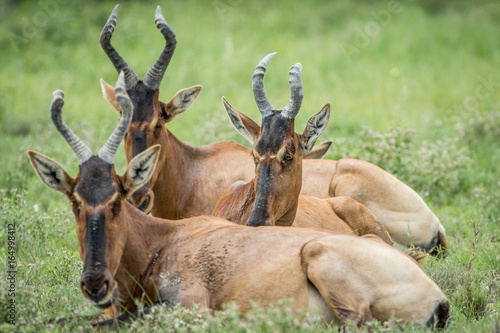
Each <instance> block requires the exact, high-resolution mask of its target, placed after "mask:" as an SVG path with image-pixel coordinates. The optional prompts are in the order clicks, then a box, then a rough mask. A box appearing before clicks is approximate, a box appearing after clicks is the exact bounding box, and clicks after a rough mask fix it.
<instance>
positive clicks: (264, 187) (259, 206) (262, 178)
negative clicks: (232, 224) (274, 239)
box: [247, 164, 273, 226]
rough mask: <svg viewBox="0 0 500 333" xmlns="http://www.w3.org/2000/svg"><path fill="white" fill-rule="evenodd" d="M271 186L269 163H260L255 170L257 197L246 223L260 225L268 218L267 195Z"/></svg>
mask: <svg viewBox="0 0 500 333" xmlns="http://www.w3.org/2000/svg"><path fill="white" fill-rule="evenodd" d="M272 187H273V177H272V173H271V165H269V164H261V165H260V166H259V169H258V170H257V198H256V200H255V204H254V206H253V210H252V213H251V214H250V217H249V219H248V222H247V225H251V226H260V225H264V222H265V221H266V220H267V219H269V216H270V214H269V197H270V195H271V190H272Z"/></svg>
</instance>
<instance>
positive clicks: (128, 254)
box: [114, 202, 175, 311]
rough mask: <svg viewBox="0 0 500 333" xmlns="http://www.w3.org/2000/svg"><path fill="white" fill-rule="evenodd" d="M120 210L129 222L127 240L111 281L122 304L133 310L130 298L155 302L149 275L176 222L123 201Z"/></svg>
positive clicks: (153, 288)
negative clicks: (152, 215) (151, 214)
mask: <svg viewBox="0 0 500 333" xmlns="http://www.w3.org/2000/svg"><path fill="white" fill-rule="evenodd" d="M123 209H125V210H126V214H127V218H126V219H125V218H124V219H122V220H123V221H128V225H127V233H128V237H127V240H126V243H125V244H124V247H123V253H122V257H121V261H120V264H119V267H118V270H117V272H116V274H115V277H114V278H115V281H116V283H117V284H118V288H119V291H120V302H121V305H122V306H123V307H125V308H126V309H127V310H129V311H134V310H135V309H136V305H135V303H134V301H133V299H141V298H144V300H146V302H147V301H148V300H149V302H151V303H155V302H156V301H157V293H156V292H155V287H154V285H153V283H152V281H151V280H150V275H151V273H152V271H153V269H154V266H155V264H156V259H157V258H158V256H159V252H161V250H162V249H163V248H164V247H165V245H167V244H169V238H170V236H171V235H172V232H173V230H174V228H175V223H174V222H173V221H169V220H162V219H158V218H154V217H151V216H148V215H146V214H144V213H143V212H141V211H140V210H138V209H136V208H135V207H133V206H132V205H130V204H129V203H128V202H126V203H125V202H124V205H123Z"/></svg>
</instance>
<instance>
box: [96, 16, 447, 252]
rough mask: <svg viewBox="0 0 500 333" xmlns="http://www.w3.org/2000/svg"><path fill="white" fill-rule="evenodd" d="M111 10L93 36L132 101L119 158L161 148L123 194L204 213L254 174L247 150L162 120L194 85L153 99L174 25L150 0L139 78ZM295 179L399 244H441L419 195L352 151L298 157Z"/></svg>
mask: <svg viewBox="0 0 500 333" xmlns="http://www.w3.org/2000/svg"><path fill="white" fill-rule="evenodd" d="M117 10H118V8H117V7H115V9H114V10H113V12H112V13H111V16H110V17H109V20H108V21H107V23H106V25H105V26H104V28H103V30H102V33H101V38H100V42H101V46H102V48H103V49H104V51H105V52H106V54H107V55H108V57H109V59H110V60H111V62H112V63H113V65H114V66H115V68H116V69H117V71H118V72H119V71H121V70H124V71H125V72H126V78H125V82H126V88H127V92H128V94H129V96H130V98H131V99H132V103H133V104H134V110H135V113H134V117H133V120H132V125H131V126H130V129H129V130H128V132H127V134H126V136H125V139H124V143H125V153H126V156H127V161H131V160H132V158H133V157H134V156H137V155H138V154H139V153H141V152H143V151H144V150H146V149H147V148H148V147H151V146H153V145H155V144H160V145H161V147H162V152H163V153H162V154H161V156H160V160H159V162H158V168H157V170H156V171H155V173H154V174H153V176H152V178H151V180H150V181H149V182H148V183H147V184H146V185H145V186H144V187H142V188H141V189H139V190H138V191H136V192H135V194H134V195H133V196H132V197H131V202H132V203H133V204H134V205H136V206H137V207H139V208H140V209H142V210H144V211H147V212H149V211H151V213H152V215H154V216H157V217H163V218H170V219H179V218H185V217H190V216H197V215H201V214H210V213H211V212H212V211H213V209H214V207H215V204H216V203H217V201H218V200H219V198H220V196H221V195H222V193H223V192H224V190H225V189H226V188H227V187H229V186H230V185H231V184H233V183H234V182H236V181H238V180H242V181H245V182H248V181H250V180H251V179H252V178H253V177H254V175H255V171H254V169H255V166H254V162H253V158H252V157H251V151H250V149H248V148H246V147H243V146H241V145H239V144H236V143H234V142H216V143H212V144H209V145H206V146H202V147H193V146H190V145H188V144H186V143H184V142H182V141H180V140H179V139H178V138H177V137H175V136H174V135H173V134H172V133H171V132H170V131H169V130H168V129H167V128H166V127H165V125H166V123H168V122H170V121H172V119H173V118H174V117H176V116H177V115H179V114H180V113H182V112H184V111H185V110H187V109H188V108H189V107H190V106H191V105H192V103H193V102H194V101H195V99H196V98H197V96H198V94H199V92H200V90H201V86H194V87H190V88H186V89H183V90H181V91H179V92H178V93H177V94H176V95H175V96H174V97H173V98H172V99H171V100H170V101H169V102H168V103H164V102H161V101H160V100H159V99H158V97H159V87H160V83H161V80H162V78H163V75H164V73H165V70H166V68H167V66H168V63H169V61H170V59H171V57H172V55H173V52H174V49H175V46H176V43H177V41H176V39H175V33H174V32H173V31H172V29H171V28H170V27H169V26H168V24H167V23H166V21H165V19H164V18H163V16H162V14H161V10H160V8H159V7H158V9H157V12H156V19H155V21H156V25H157V27H158V28H159V29H160V31H161V33H162V34H163V36H164V37H165V40H166V45H165V48H164V50H163V52H162V54H161V55H160V57H159V59H158V60H157V62H156V63H155V64H154V65H153V67H151V69H150V70H149V71H148V72H147V73H146V74H145V75H144V78H143V80H142V81H141V80H139V77H138V76H137V74H136V73H135V72H134V71H133V70H132V69H131V68H130V66H129V65H128V64H127V63H126V62H125V60H124V59H123V58H122V57H121V56H120V55H119V54H118V53H117V52H116V50H115V49H114V47H113V46H112V45H111V42H110V41H111V36H112V33H113V31H114V29H115V26H116V20H117ZM102 87H103V94H104V96H105V98H106V99H108V100H109V101H110V103H111V104H113V105H114V106H115V109H116V110H117V111H119V105H118V103H117V102H116V99H115V97H114V91H113V88H112V87H111V86H109V85H107V84H106V83H105V82H104V81H102ZM244 125H245V127H244V128H240V129H238V128H237V129H238V131H240V133H242V134H243V135H244V136H245V137H246V138H247V139H248V140H249V141H250V142H252V144H253V137H254V136H255V133H258V131H260V126H258V125H257V124H255V123H253V122H252V121H251V120H250V119H248V121H246V120H245V124H244ZM302 181H303V184H302V189H301V194H305V195H313V196H315V197H319V198H328V197H339V196H347V197H350V198H353V199H355V200H356V201H358V202H360V203H362V204H363V205H364V206H366V207H367V208H368V209H369V210H370V211H371V212H373V214H375V216H376V217H377V218H378V219H379V220H380V221H381V222H382V223H383V224H384V225H385V226H386V228H387V230H388V231H389V234H390V235H391V237H392V239H393V241H394V242H395V245H396V246H398V247H400V248H402V247H405V246H408V245H411V244H412V245H415V246H419V247H420V248H422V249H424V250H426V251H430V250H432V249H433V248H435V247H436V245H440V246H441V247H442V248H443V249H444V248H445V247H446V242H445V236H444V228H443V227H442V226H441V225H440V222H439V220H438V219H437V217H436V216H435V215H434V214H433V213H432V211H431V210H430V209H429V207H427V205H426V204H425V202H424V201H423V200H422V199H421V198H420V196H418V194H417V193H415V191H413V190H412V189H411V188H410V187H408V186H407V185H405V184H404V183H402V182H401V181H399V180H398V179H397V178H395V177H394V176H392V175H391V174H389V173H387V172H386V171H384V170H382V169H381V168H379V167H377V166H375V165H373V164H371V163H368V162H365V161H360V160H355V159H341V160H339V161H333V160H315V159H313V160H310V159H305V160H304V161H303V175H302ZM153 203H154V205H153ZM151 209H152V210H151Z"/></svg>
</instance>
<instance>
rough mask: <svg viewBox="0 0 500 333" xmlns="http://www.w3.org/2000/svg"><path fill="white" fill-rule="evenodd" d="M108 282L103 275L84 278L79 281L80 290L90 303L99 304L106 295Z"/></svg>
mask: <svg viewBox="0 0 500 333" xmlns="http://www.w3.org/2000/svg"><path fill="white" fill-rule="evenodd" d="M110 283H111V282H110V280H109V279H108V278H107V277H106V276H105V275H98V276H93V277H86V278H82V279H81V280H80V288H81V290H82V291H83V292H84V293H85V295H87V296H88V298H89V299H91V300H92V301H94V302H96V303H99V301H101V300H102V299H103V298H104V297H106V294H107V293H108V289H109V286H110Z"/></svg>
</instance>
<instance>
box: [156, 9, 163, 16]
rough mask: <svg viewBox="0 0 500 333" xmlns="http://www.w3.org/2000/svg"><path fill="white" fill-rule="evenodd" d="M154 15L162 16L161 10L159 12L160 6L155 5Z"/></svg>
mask: <svg viewBox="0 0 500 333" xmlns="http://www.w3.org/2000/svg"><path fill="white" fill-rule="evenodd" d="M155 16H156V17H159V16H163V14H162V12H161V8H160V6H158V7H156V13H155Z"/></svg>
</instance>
